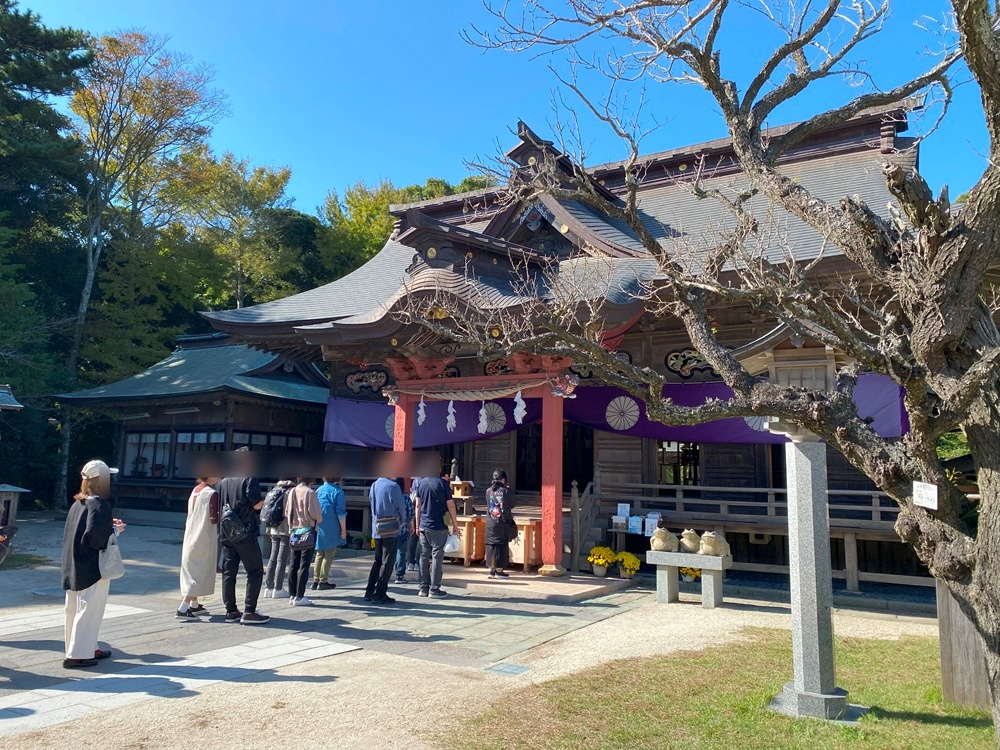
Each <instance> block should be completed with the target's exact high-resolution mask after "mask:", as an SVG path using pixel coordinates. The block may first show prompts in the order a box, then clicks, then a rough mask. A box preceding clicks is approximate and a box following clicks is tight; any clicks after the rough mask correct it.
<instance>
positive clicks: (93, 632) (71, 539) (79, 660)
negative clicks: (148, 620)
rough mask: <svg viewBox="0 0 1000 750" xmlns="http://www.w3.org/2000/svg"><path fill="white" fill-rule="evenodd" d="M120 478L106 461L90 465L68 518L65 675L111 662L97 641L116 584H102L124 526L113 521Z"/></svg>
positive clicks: (64, 557)
mask: <svg viewBox="0 0 1000 750" xmlns="http://www.w3.org/2000/svg"><path fill="white" fill-rule="evenodd" d="M116 473H118V470H117V469H110V468H108V465H107V464H106V463H104V462H103V461H97V460H95V461H88V462H87V463H86V464H84V466H83V468H82V469H81V470H80V491H79V492H78V493H76V495H74V496H73V504H72V505H71V506H70V508H69V513H67V515H66V527H65V531H64V533H63V544H62V577H63V589H64V590H65V591H66V630H65V637H66V651H65V653H66V657H65V658H64V659H63V667H64V668H65V669H83V668H85V667H92V666H94V665H95V664H97V662H98V660H99V659H107V658H108V657H110V656H111V652H110V651H106V650H102V649H100V648H98V645H97V636H98V632H99V631H100V629H101V620H102V619H104V609H105V607H106V606H107V603H108V591H109V587H110V584H111V581H109V580H108V579H106V578H101V567H100V554H101V550H104V549H107V546H108V541H109V540H110V539H111V535H112V534H120V533H121V532H123V531H124V530H125V524H124V523H122V522H121V520H120V519H117V518H112V515H111V502H110V500H109V498H110V488H111V475H112V474H116Z"/></svg>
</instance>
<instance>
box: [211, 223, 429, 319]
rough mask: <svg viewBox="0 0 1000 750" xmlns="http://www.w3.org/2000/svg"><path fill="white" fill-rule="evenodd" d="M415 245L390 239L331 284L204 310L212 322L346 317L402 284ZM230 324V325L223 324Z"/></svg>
mask: <svg viewBox="0 0 1000 750" xmlns="http://www.w3.org/2000/svg"><path fill="white" fill-rule="evenodd" d="M413 254H414V253H413V248H412V247H406V246H405V245H401V244H399V243H398V242H394V241H392V240H390V241H389V242H387V243H386V245H385V247H383V248H382V250H380V251H379V252H378V253H377V254H376V255H375V257H373V258H372V259H371V260H370V261H368V262H367V263H365V264H364V265H363V266H361V268H358V269H357V270H355V271H352V272H351V273H349V274H347V275H346V276H343V277H341V278H339V279H337V280H336V281H331V282H330V283H329V284H324V285H323V286H320V287H316V288H315V289H310V290H309V291H307V292H302V293H300V294H294V295H292V296H291V297H285V298H284V299H279V300H274V301H273V302H264V303H262V304H260V305H253V306H252V307H244V308H241V309H237V310H219V311H216V312H207V313H202V314H203V315H204V316H205V317H206V318H208V319H209V320H211V321H212V322H213V323H214V322H215V321H218V322H219V323H236V324H247V325H253V326H258V325H261V324H289V325H292V324H299V325H304V324H308V323H314V322H320V321H325V320H331V319H334V318H346V317H350V316H353V315H359V314H362V313H364V312H366V311H368V310H371V309H372V308H373V307H377V306H378V305H380V304H381V303H382V302H383V301H384V300H385V299H387V298H388V297H389V296H390V295H392V293H393V292H395V291H396V289H398V288H399V286H400V284H402V282H403V279H404V278H405V277H406V268H407V266H409V265H410V263H411V262H412V261H413ZM220 327H223V328H228V326H220Z"/></svg>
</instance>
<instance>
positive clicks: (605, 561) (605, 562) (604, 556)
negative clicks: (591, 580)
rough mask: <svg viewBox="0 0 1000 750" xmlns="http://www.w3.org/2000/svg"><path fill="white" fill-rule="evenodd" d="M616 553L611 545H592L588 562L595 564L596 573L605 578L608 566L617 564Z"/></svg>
mask: <svg viewBox="0 0 1000 750" xmlns="http://www.w3.org/2000/svg"><path fill="white" fill-rule="evenodd" d="M615 559H616V555H615V553H614V550H612V549H611V548H610V547H591V548H590V554H589V555H587V562H589V563H590V564H591V565H593V566H594V575H595V576H597V577H598V578H603V577H604V576H606V575H607V574H608V568H610V567H611V566H612V565H614V564H615Z"/></svg>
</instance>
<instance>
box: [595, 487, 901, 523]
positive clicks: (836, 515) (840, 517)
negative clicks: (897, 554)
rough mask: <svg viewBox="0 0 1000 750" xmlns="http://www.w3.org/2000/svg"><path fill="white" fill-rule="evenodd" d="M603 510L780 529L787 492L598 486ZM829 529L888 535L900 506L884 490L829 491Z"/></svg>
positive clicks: (740, 488) (692, 521)
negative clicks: (620, 507)
mask: <svg viewBox="0 0 1000 750" xmlns="http://www.w3.org/2000/svg"><path fill="white" fill-rule="evenodd" d="M600 503H601V506H602V510H603V511H604V512H606V513H613V512H614V510H615V506H616V505H617V504H618V503H629V505H630V506H631V508H632V513H633V515H645V514H646V513H648V512H650V511H659V513H660V514H661V516H663V517H665V518H667V519H668V520H671V521H674V520H676V521H679V522H681V521H682V522H685V523H688V524H691V523H695V522H702V523H706V524H708V525H716V524H723V525H726V526H744V525H745V526H755V527H757V526H765V527H766V526H784V525H786V524H787V521H786V519H787V516H788V501H787V491H786V490H784V489H781V488H753V487H750V488H747V487H706V486H702V485H700V486H689V485H663V484H610V483H607V482H605V483H604V484H603V485H602V486H601V494H600ZM827 503H828V507H829V511H830V528H831V529H866V530H871V531H881V532H890V533H891V532H892V530H893V524H894V523H895V521H896V516H897V515H898V514H899V506H897V505H896V503H895V501H894V500H892V499H891V498H890V497H889V496H888V495H886V494H885V493H884V492H879V491H874V490H829V491H828V492H827Z"/></svg>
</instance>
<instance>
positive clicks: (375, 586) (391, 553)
mask: <svg viewBox="0 0 1000 750" xmlns="http://www.w3.org/2000/svg"><path fill="white" fill-rule="evenodd" d="M398 546H399V537H396V536H394V537H390V538H389V539H376V540H375V562H373V563H372V569H371V572H370V573H369V574H368V586H367V587H365V596H367V597H372V596H375V597H379V596H385V595H386V593H385V592H386V590H387V589H388V588H389V574H390V573H392V569H393V566H394V565H395V564H396V548H397V547H398Z"/></svg>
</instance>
